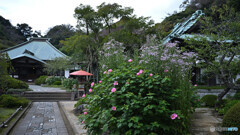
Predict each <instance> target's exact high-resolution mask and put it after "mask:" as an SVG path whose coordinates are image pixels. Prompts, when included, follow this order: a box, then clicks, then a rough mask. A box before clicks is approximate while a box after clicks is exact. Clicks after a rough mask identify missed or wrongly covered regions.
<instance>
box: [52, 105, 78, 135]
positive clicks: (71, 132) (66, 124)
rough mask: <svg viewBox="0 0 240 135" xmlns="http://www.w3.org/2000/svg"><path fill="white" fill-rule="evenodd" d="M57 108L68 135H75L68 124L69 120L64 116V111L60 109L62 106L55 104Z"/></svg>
mask: <svg viewBox="0 0 240 135" xmlns="http://www.w3.org/2000/svg"><path fill="white" fill-rule="evenodd" d="M57 105H58V108H59V110H60V113H61V115H62V118H63V122H64V124H65V126H66V128H67V132H68V134H69V135H76V132H75V131H74V129H73V127H72V125H71V124H70V121H69V119H68V118H67V116H66V112H65V111H64V109H63V108H62V105H61V104H60V102H57Z"/></svg>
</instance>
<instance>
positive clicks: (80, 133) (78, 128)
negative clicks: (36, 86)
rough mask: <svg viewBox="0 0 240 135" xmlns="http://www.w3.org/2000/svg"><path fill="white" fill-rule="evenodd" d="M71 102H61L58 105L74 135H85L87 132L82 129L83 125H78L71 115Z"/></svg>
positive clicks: (76, 119) (74, 117)
mask: <svg viewBox="0 0 240 135" xmlns="http://www.w3.org/2000/svg"><path fill="white" fill-rule="evenodd" d="M73 102H74V101H73ZM73 102H71V101H61V102H60V103H59V104H60V107H61V108H62V110H63V112H64V113H65V115H66V118H67V119H68V121H69V123H70V126H71V127H72V129H73V131H74V133H75V135H86V134H87V130H86V129H84V125H82V124H79V119H78V118H77V117H76V116H75V115H74V114H73V113H71V111H72V110H73V108H71V106H72V105H74V103H73Z"/></svg>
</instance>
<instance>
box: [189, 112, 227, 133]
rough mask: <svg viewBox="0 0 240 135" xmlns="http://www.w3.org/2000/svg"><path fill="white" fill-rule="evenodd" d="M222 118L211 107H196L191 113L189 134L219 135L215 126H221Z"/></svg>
mask: <svg viewBox="0 0 240 135" xmlns="http://www.w3.org/2000/svg"><path fill="white" fill-rule="evenodd" d="M221 123H222V119H221V118H219V117H217V116H216V114H215V113H214V109H213V108H196V110H195V112H194V113H193V120H192V127H191V135H221V132H217V131H216V130H215V128H218V127H221Z"/></svg>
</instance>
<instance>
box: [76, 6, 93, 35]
mask: <svg viewBox="0 0 240 135" xmlns="http://www.w3.org/2000/svg"><path fill="white" fill-rule="evenodd" d="M74 12H75V14H74V17H75V18H76V19H77V21H78V26H79V27H85V29H86V32H87V35H89V29H90V28H89V27H90V26H89V25H91V24H90V23H91V21H93V18H94V14H95V11H94V9H93V8H92V7H91V6H90V5H83V4H80V5H79V6H78V7H76V8H75V10H74Z"/></svg>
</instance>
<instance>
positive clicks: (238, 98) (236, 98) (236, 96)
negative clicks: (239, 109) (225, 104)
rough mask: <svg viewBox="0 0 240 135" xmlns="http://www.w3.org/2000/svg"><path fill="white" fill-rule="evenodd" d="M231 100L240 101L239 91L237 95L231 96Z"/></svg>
mask: <svg viewBox="0 0 240 135" xmlns="http://www.w3.org/2000/svg"><path fill="white" fill-rule="evenodd" d="M233 99H235V100H240V92H239V91H238V92H237V93H235V95H234V96H233Z"/></svg>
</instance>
